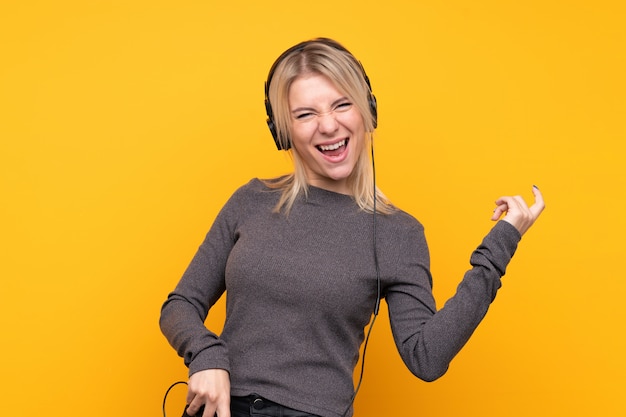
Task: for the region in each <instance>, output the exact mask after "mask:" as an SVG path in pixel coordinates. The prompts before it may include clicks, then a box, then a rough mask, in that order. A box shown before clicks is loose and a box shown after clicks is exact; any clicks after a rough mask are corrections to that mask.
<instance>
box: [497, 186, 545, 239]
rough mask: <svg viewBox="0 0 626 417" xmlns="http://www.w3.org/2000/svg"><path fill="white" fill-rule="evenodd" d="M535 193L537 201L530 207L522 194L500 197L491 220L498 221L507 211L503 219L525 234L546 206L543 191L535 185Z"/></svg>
mask: <svg viewBox="0 0 626 417" xmlns="http://www.w3.org/2000/svg"><path fill="white" fill-rule="evenodd" d="M533 194H534V195H535V203H534V204H533V205H532V206H530V207H528V205H527V204H526V202H525V201H524V199H523V198H522V197H520V196H514V197H509V196H505V197H500V198H499V199H497V200H496V206H497V207H496V209H495V210H494V211H493V216H492V217H491V220H493V221H496V220H498V219H499V218H500V216H502V214H505V213H506V214H505V216H504V218H503V219H502V220H504V221H506V222H509V223H511V224H512V225H513V226H514V227H515V228H516V229H517V230H518V231H519V232H520V234H521V235H524V233H526V231H527V230H528V229H529V228H530V226H532V225H533V223H534V222H535V220H537V218H538V217H539V215H540V214H541V212H542V211H543V209H544V208H545V207H546V205H545V203H544V201H543V195H542V194H541V191H539V188H537V187H536V186H534V185H533Z"/></svg>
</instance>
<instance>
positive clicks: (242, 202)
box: [226, 178, 280, 211]
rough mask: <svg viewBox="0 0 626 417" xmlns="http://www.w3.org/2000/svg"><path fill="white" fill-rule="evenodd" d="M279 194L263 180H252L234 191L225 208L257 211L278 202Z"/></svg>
mask: <svg viewBox="0 0 626 417" xmlns="http://www.w3.org/2000/svg"><path fill="white" fill-rule="evenodd" d="M279 196H280V192H277V190H276V189H272V188H270V187H268V186H267V185H266V184H265V182H264V181H263V180H260V179H258V178H252V179H251V180H250V181H248V182H247V183H245V184H243V185H241V186H240V187H239V188H237V189H236V190H235V192H234V193H233V194H232V195H231V197H230V198H229V199H228V201H227V203H226V207H227V208H235V209H237V210H238V211H241V210H242V209H244V210H245V209H246V208H252V209H259V208H260V207H263V206H265V205H270V206H273V205H275V204H276V202H277V201H278V198H279Z"/></svg>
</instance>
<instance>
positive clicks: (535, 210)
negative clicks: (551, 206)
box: [530, 185, 546, 219]
mask: <svg viewBox="0 0 626 417" xmlns="http://www.w3.org/2000/svg"><path fill="white" fill-rule="evenodd" d="M533 195H534V196H535V203H534V204H533V205H532V206H530V212H531V213H532V214H533V217H534V218H535V219H536V218H537V217H538V216H539V215H540V214H541V212H542V211H543V209H544V208H545V207H546V203H545V202H544V200H543V194H542V193H541V191H540V190H539V187H537V186H536V185H533Z"/></svg>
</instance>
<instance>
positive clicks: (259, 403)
mask: <svg viewBox="0 0 626 417" xmlns="http://www.w3.org/2000/svg"><path fill="white" fill-rule="evenodd" d="M230 414H231V417H318V416H316V415H314V414H309V413H305V412H302V411H298V410H294V409H292V408H287V407H284V406H282V405H280V404H276V403H274V402H271V401H268V400H266V399H265V398H261V397H259V396H258V395H249V396H247V397H231V399H230Z"/></svg>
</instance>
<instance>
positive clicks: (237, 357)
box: [160, 179, 521, 417]
mask: <svg viewBox="0 0 626 417" xmlns="http://www.w3.org/2000/svg"><path fill="white" fill-rule="evenodd" d="M279 197H280V191H278V190H273V189H270V188H268V187H267V186H266V185H264V183H263V182H261V181H260V180H258V179H253V180H251V181H250V182H249V183H248V184H246V185H244V186H243V187H241V188H240V189H238V190H237V191H236V192H235V193H234V194H233V195H232V197H231V198H230V199H229V201H228V202H227V203H226V204H225V205H224V207H223V208H222V210H221V211H220V213H219V214H218V216H217V218H216V219H215V221H214V223H213V225H212V226H211V229H210V230H209V232H208V234H207V236H206V238H205V240H204V241H203V242H202V244H201V245H200V247H199V249H198V251H197V253H196V255H195V256H194V258H193V259H192V261H191V263H190V265H189V266H188V268H187V270H186V271H185V273H184V274H183V277H182V278H181V280H180V282H179V283H178V285H177V286H176V288H175V290H174V291H173V292H172V293H170V294H169V296H168V298H167V300H166V302H165V303H164V305H163V307H162V312H161V320H160V325H161V329H162V331H163V333H164V335H165V336H166V337H167V339H168V341H169V342H170V344H171V345H172V346H173V347H174V348H175V349H176V350H177V352H178V354H179V355H180V356H182V357H183V358H184V362H185V364H186V365H187V366H188V367H189V373H190V375H191V374H193V373H195V372H197V371H200V370H204V369H211V368H221V369H226V370H227V371H229V373H230V379H231V394H232V395H235V396H244V395H248V394H251V393H256V394H259V395H261V396H263V397H265V398H267V399H269V400H271V401H274V402H277V403H279V404H282V405H285V406H287V407H290V408H294V409H298V410H301V411H305V412H308V413H312V414H316V415H319V416H322V417H340V416H341V415H342V414H343V412H344V410H345V409H346V408H347V407H348V406H349V404H350V401H351V397H352V395H353V392H354V391H353V390H354V387H353V379H352V377H353V371H354V367H355V366H356V363H357V361H358V356H359V347H360V345H361V344H362V342H363V339H364V328H365V326H366V325H367V323H368V322H369V320H370V318H371V314H372V312H373V309H374V306H375V303H376V295H377V282H376V266H375V261H374V245H373V235H374V233H373V215H372V214H371V213H367V212H365V211H363V210H361V209H359V208H358V206H357V205H356V204H355V202H354V200H353V199H352V197H350V196H347V195H343V194H338V193H334V192H331V191H327V190H324V189H320V188H316V187H309V191H308V194H307V195H306V196H305V195H302V196H300V197H299V198H298V200H297V201H296V202H295V204H294V206H293V208H292V209H291V212H290V213H289V214H288V215H285V214H284V213H275V212H274V211H273V209H274V207H275V206H276V203H277V201H278V199H279ZM376 236H377V241H376V251H377V257H378V264H379V271H380V282H381V288H382V295H383V297H384V299H385V301H386V303H387V305H388V311H389V320H390V323H391V329H392V333H393V337H394V340H395V343H396V346H397V348H398V351H399V353H400V355H401V357H402V359H403V361H404V363H405V364H406V366H407V367H408V369H409V370H410V371H411V372H412V373H414V374H415V375H416V376H418V377H419V378H421V379H423V380H426V381H432V380H434V379H436V378H438V377H440V376H441V375H443V374H444V373H445V372H446V370H447V369H448V365H449V363H450V361H451V360H452V359H453V357H454V356H455V355H456V354H457V353H458V352H459V350H460V349H461V348H462V347H463V345H464V344H465V343H466V341H467V340H468V338H469V337H470V336H471V334H472V333H473V331H474V330H475V328H476V326H477V325H478V324H479V322H480V321H481V320H482V318H483V317H484V315H485V313H486V312H487V309H488V307H489V305H490V303H491V302H492V301H493V299H494V297H495V295H496V292H497V290H498V288H499V287H500V285H501V283H500V278H501V276H502V275H504V272H505V268H506V266H507V264H508V262H509V261H510V259H511V257H512V256H513V253H514V252H515V249H516V247H517V243H518V241H519V240H520V238H521V236H520V234H519V232H518V231H517V230H516V229H515V228H514V227H513V226H512V225H510V224H509V223H507V222H504V221H500V222H498V223H496V225H495V226H494V227H493V229H492V230H491V231H490V232H489V234H488V235H487V236H486V237H485V238H484V240H483V242H482V244H481V245H480V246H479V247H478V248H477V249H476V250H475V251H474V252H473V254H472V255H471V258H470V263H471V265H472V268H471V269H470V270H469V271H468V272H467V273H466V274H465V276H464V277H463V280H462V281H461V283H460V285H459V286H458V288H457V291H456V293H455V295H454V296H453V297H452V298H451V299H450V300H448V301H447V303H446V304H445V305H444V306H443V308H441V309H440V310H439V311H437V309H436V306H435V300H434V298H433V295H432V278H431V274H430V265H429V263H430V260H429V252H428V247H427V244H426V239H425V237H424V229H423V227H422V225H421V224H420V223H419V222H418V221H417V220H416V219H415V218H413V217H412V216H410V215H409V214H407V213H405V212H403V211H401V210H397V211H395V212H394V213H392V214H389V215H382V214H378V215H377V216H376ZM225 291H226V321H225V323H224V328H223V331H222V333H221V334H220V335H217V334H215V333H214V332H211V331H210V330H208V329H207V328H206V327H205V325H204V321H205V319H206V317H207V314H208V312H209V309H210V308H211V306H213V304H214V303H215V302H216V301H217V300H218V299H219V298H220V296H221V295H222V294H223V293H224V292H225ZM349 414H350V415H351V411H350V413H349Z"/></svg>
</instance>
